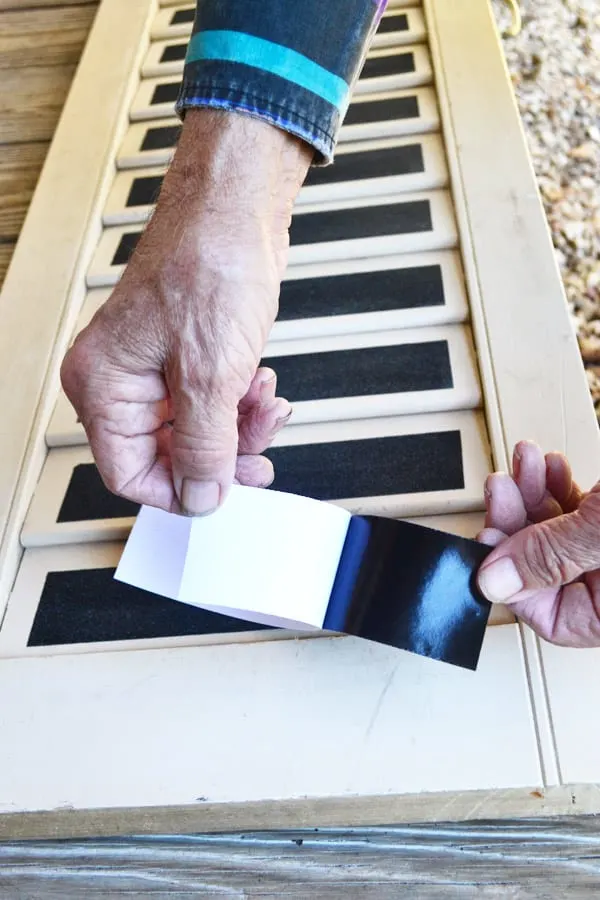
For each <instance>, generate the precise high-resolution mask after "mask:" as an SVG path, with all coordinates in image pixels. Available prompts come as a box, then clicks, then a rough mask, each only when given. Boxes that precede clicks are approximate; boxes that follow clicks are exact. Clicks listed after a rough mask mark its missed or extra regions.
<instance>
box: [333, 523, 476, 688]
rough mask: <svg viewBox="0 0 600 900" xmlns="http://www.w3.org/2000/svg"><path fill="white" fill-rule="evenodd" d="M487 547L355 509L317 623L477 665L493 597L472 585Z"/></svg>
mask: <svg viewBox="0 0 600 900" xmlns="http://www.w3.org/2000/svg"><path fill="white" fill-rule="evenodd" d="M490 550H491V548H490V547H486V546H485V545H483V544H479V543H478V542H476V541H472V540H467V539H466V538H461V537H456V536H454V535H449V534H445V533H442V532H440V531H435V530H433V529H430V528H424V527H423V526H421V525H414V524H412V523H409V522H399V521H395V520H393V519H384V518H380V517H377V516H353V517H352V519H351V522H350V527H349V529H348V534H347V537H346V543H345V545H344V549H343V551H342V556H341V559H340V565H339V567H338V574H337V577H336V580H335V583H334V586H333V590H332V593H331V599H330V602H329V606H328V610H327V614H326V616H325V621H324V624H323V627H324V629H325V630H330V631H336V632H342V633H344V634H352V635H356V636H357V637H362V638H365V639H366V640H370V641H375V642H377V643H379V644H388V645H390V646H392V647H397V648H398V649H401V650H409V651H411V652H412V653H417V654H419V655H420V656H427V657H430V658H432V659H437V660H440V661H442V662H446V663H451V664H452V665H455V666H460V667H462V668H465V669H473V670H474V669H476V668H477V663H478V660H479V655H480V652H481V647H482V643H483V638H484V634H485V629H486V626H487V622H488V618H489V613H490V609H491V604H490V603H489V602H488V601H487V600H486V599H485V598H484V597H483V596H482V595H481V594H480V592H479V591H478V589H477V587H476V584H475V577H476V572H477V570H478V568H479V566H480V565H481V563H482V562H483V560H484V559H485V558H486V556H487V555H488V553H489V552H490Z"/></svg>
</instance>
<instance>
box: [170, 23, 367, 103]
mask: <svg viewBox="0 0 600 900" xmlns="http://www.w3.org/2000/svg"><path fill="white" fill-rule="evenodd" d="M204 59H210V60H223V61H224V62H238V63H244V64H245V65H247V66H253V67H254V68H257V69H263V70H264V71H265V72H270V73H271V74H272V75H278V76H279V77H280V78H285V79H286V80H287V81H290V82H292V83H293V84H297V85H298V86H299V87H302V88H304V89H305V90H307V91H312V93H313V94H317V95H318V96H319V97H322V98H323V100H326V101H327V102H328V103H331V105H332V106H335V107H337V108H338V109H339V108H341V107H342V106H343V105H344V103H345V102H346V99H347V95H348V92H349V87H348V85H347V84H346V82H345V81H344V79H343V78H340V77H339V75H334V74H333V72H329V71H328V70H327V69H324V68H323V66H320V65H319V64H318V63H316V62H313V61H312V60H311V59H308V57H306V56H303V55H302V54H301V53H296V51H295V50H290V49H289V47H282V46H281V44H274V43H273V42H272V41H266V40H264V39H263V38H258V37H253V35H251V34H245V33H244V32H242V31H199V32H197V34H195V35H193V37H192V39H191V40H190V43H189V46H188V51H187V56H186V60H185V61H186V63H192V62H199V61H200V60H204Z"/></svg>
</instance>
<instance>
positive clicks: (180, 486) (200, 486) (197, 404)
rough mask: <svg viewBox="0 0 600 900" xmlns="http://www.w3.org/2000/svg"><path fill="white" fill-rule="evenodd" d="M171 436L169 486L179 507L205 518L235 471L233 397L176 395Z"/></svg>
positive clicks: (235, 420)
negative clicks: (170, 481)
mask: <svg viewBox="0 0 600 900" xmlns="http://www.w3.org/2000/svg"><path fill="white" fill-rule="evenodd" d="M176 398H177V399H176V401H175V404H174V413H175V416H174V422H173V431H172V435H171V466H172V472H173V484H174V486H175V492H176V494H177V497H178V499H179V503H180V505H181V511H182V512H183V513H185V514H186V515H191V516H207V515H209V514H210V513H213V512H215V510H216V509H218V507H219V506H220V505H221V503H222V502H223V501H224V499H225V497H226V495H227V492H228V491H229V488H230V486H231V484H232V483H233V478H234V475H235V465H236V458H237V444H238V429H237V416H238V410H237V404H236V402H235V400H234V398H230V399H229V400H228V401H225V400H224V398H223V397H222V396H220V397H216V396H210V395H207V394H201V395H199V396H198V395H197V394H194V393H191V392H188V391H185V392H183V394H176Z"/></svg>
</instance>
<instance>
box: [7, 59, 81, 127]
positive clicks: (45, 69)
mask: <svg viewBox="0 0 600 900" xmlns="http://www.w3.org/2000/svg"><path fill="white" fill-rule="evenodd" d="M74 72H75V66H36V67H32V68H29V69H15V70H11V69H6V70H4V71H3V72H2V76H1V77H0V85H1V87H0V135H1V136H2V142H3V143H5V144H8V143H27V142H28V141H49V140H50V139H51V138H52V135H53V134H54V129H55V128H56V123H57V122H58V119H59V116H60V113H61V110H62V108H63V105H64V102H65V98H66V96H67V93H68V91H69V88H70V86H71V81H72V79H73V74H74Z"/></svg>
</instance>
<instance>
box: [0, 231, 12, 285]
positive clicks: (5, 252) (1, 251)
mask: <svg viewBox="0 0 600 900" xmlns="http://www.w3.org/2000/svg"><path fill="white" fill-rule="evenodd" d="M14 249H15V245H14V242H12V241H11V242H9V243H4V244H3V243H0V289H1V288H2V284H3V282H4V276H5V275H6V270H7V269H8V264H9V263H10V261H11V259H12V255H13V250H14Z"/></svg>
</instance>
